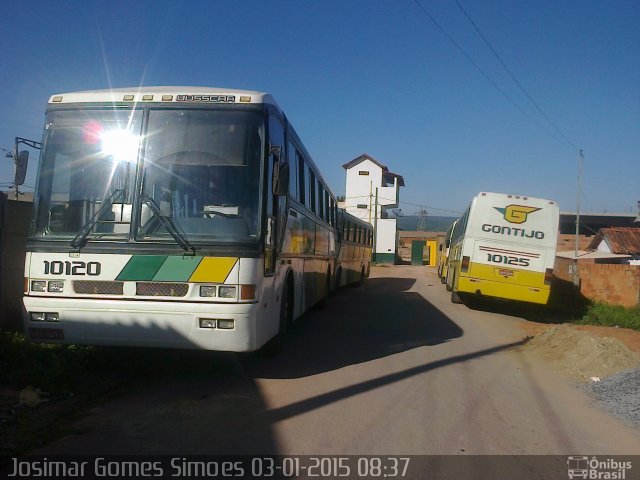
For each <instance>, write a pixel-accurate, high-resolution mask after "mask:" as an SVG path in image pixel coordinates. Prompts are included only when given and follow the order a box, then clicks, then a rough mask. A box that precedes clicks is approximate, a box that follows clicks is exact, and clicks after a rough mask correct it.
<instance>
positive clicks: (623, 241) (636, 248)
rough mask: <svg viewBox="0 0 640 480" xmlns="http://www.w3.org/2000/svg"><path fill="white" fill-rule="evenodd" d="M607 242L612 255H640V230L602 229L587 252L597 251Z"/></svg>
mask: <svg viewBox="0 0 640 480" xmlns="http://www.w3.org/2000/svg"><path fill="white" fill-rule="evenodd" d="M602 240H605V241H606V242H607V245H609V247H610V248H611V252H612V253H616V254H622V255H640V228H635V227H610V228H601V229H600V230H598V233H597V235H596V236H595V237H593V240H591V243H590V244H589V246H588V247H587V250H597V249H598V245H600V243H601V242H602Z"/></svg>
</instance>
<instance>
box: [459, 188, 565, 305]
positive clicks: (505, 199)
mask: <svg viewBox="0 0 640 480" xmlns="http://www.w3.org/2000/svg"><path fill="white" fill-rule="evenodd" d="M559 215H560V214H559V209H558V204H557V203H556V202H554V201H552V200H544V199H540V198H533V197H527V196H523V195H507V194H503V193H480V194H479V195H477V196H476V197H475V198H474V199H473V200H472V202H471V204H470V205H469V207H468V208H467V210H466V211H465V213H464V214H463V215H462V217H461V218H460V219H459V220H458V222H457V223H456V226H455V228H454V231H453V234H452V238H451V245H450V251H449V267H448V270H447V275H446V284H447V289H448V290H451V301H452V302H454V303H460V301H461V296H464V295H465V294H478V295H484V296H488V297H496V298H504V299H509V300H521V301H525V302H532V303H539V304H546V303H547V300H548V298H549V292H550V288H551V278H552V276H553V265H554V262H555V253H556V244H557V238H558V222H559Z"/></svg>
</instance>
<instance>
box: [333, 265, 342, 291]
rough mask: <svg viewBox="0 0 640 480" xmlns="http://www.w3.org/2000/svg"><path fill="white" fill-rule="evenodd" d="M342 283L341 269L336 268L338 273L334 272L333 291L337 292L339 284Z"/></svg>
mask: <svg viewBox="0 0 640 480" xmlns="http://www.w3.org/2000/svg"><path fill="white" fill-rule="evenodd" d="M341 281H342V267H338V271H337V272H336V280H335V283H334V285H333V291H334V292H337V291H338V290H340V287H341V285H340V283H341Z"/></svg>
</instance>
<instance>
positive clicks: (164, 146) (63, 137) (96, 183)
mask: <svg viewBox="0 0 640 480" xmlns="http://www.w3.org/2000/svg"><path fill="white" fill-rule="evenodd" d="M143 113H144V110H143V109H137V110H113V109H109V110H106V109H96V108H93V109H76V110H60V111H52V112H49V114H48V115H47V121H46V134H45V148H44V151H43V153H42V160H41V165H40V174H39V182H38V186H37V191H36V208H37V214H36V215H37V219H36V225H35V235H36V236H39V237H45V238H47V239H69V241H70V242H71V245H72V246H74V247H81V246H83V245H84V244H85V243H87V242H92V241H105V240H123V239H127V240H128V239H130V238H132V239H133V240H134V241H138V242H154V241H162V242H166V241H170V242H174V243H176V242H177V243H178V244H181V245H182V244H184V243H185V242H186V244H189V242H191V243H201V244H207V243H218V242H224V243H227V242H255V241H256V240H257V238H258V236H259V234H260V232H259V225H260V222H259V212H260V198H261V197H260V191H261V189H260V184H261V182H260V176H261V159H262V151H263V145H264V127H263V120H262V117H261V115H260V114H259V113H256V112H250V111H246V110H243V111H233V110H216V109H206V110H205V109H166V108H165V109H160V108H157V109H154V108H150V109H149V112H148V116H146V118H145V120H144V121H143V118H144V116H143ZM136 182H137V183H136ZM134 193H135V195H134ZM132 220H135V221H132ZM132 225H136V226H137V227H136V229H135V231H132Z"/></svg>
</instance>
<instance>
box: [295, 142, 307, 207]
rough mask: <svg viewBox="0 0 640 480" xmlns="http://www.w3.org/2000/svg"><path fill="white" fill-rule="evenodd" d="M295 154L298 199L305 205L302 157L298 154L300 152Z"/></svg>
mask: <svg viewBox="0 0 640 480" xmlns="http://www.w3.org/2000/svg"><path fill="white" fill-rule="evenodd" d="M296 155H297V157H298V187H299V191H298V195H299V196H298V199H299V200H300V203H301V204H303V205H307V202H306V193H305V192H306V190H305V188H304V186H305V171H304V157H303V156H302V155H300V152H296Z"/></svg>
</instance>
